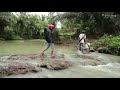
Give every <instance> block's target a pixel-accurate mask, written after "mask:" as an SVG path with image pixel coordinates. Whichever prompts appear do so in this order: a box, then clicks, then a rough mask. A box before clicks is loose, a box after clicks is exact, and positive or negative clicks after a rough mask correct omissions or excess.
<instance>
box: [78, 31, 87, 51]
mask: <svg viewBox="0 0 120 90" xmlns="http://www.w3.org/2000/svg"><path fill="white" fill-rule="evenodd" d="M78 40H79V41H78V43H80V45H79V49H80V51H81V52H82V53H84V48H85V47H84V44H85V42H86V35H85V34H84V31H82V33H81V34H80V35H79V37H78Z"/></svg>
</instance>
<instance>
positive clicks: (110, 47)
mask: <svg viewBox="0 0 120 90" xmlns="http://www.w3.org/2000/svg"><path fill="white" fill-rule="evenodd" d="M93 47H94V49H95V50H98V51H99V52H102V53H109V54H114V55H120V36H111V35H110V36H108V35H104V36H102V37H101V38H100V39H99V40H96V41H95V42H93Z"/></svg>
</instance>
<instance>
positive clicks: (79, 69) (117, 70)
mask: <svg viewBox="0 0 120 90" xmlns="http://www.w3.org/2000/svg"><path fill="white" fill-rule="evenodd" d="M0 46H1V47H0V55H15V54H30V53H38V54H39V53H41V51H42V50H43V49H44V48H45V47H46V42H45V41H44V40H25V41H23V40H21V41H4V42H1V41H0ZM55 52H56V53H62V54H64V55H65V59H66V60H67V61H71V62H73V63H74V66H73V67H70V68H68V69H64V70H59V71H54V70H48V69H44V68H43V69H42V72H38V73H27V74H20V75H12V76H7V77H5V78H119V77H120V63H119V62H120V59H119V58H120V56H113V55H108V54H101V53H100V54H98V53H93V54H89V55H90V56H92V57H95V58H99V59H101V60H103V61H107V62H108V64H106V65H98V66H91V65H86V66H83V65H81V64H80V62H81V61H83V60H85V58H80V57H79V56H78V55H77V49H76V48H74V47H71V46H60V45H55ZM45 54H50V49H49V50H48V51H47V52H46V53H45ZM96 56H98V57H96ZM31 63H34V62H31Z"/></svg>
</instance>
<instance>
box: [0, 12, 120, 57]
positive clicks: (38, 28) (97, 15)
mask: <svg viewBox="0 0 120 90" xmlns="http://www.w3.org/2000/svg"><path fill="white" fill-rule="evenodd" d="M54 13H55V12H50V13H49V14H48V16H44V15H41V16H37V15H30V14H29V13H28V12H16V15H15V14H13V13H12V12H0V40H18V39H43V37H44V36H43V35H44V34H43V29H44V28H45V27H47V26H48V25H49V24H50V23H53V22H57V21H60V22H61V23H62V28H61V29H57V28H56V30H55V40H56V42H57V43H59V42H61V41H62V42H64V41H66V40H68V39H70V40H76V39H78V36H79V34H80V32H81V31H85V33H86V35H87V38H91V39H99V38H100V39H99V40H98V41H95V42H94V43H93V46H94V48H95V49H98V48H99V47H102V48H104V49H103V51H101V52H105V53H110V54H116V55H119V54H120V39H119V38H120V36H119V34H120V13H119V12H64V13H61V12H57V13H56V15H54ZM110 35H112V36H110ZM70 40H68V41H70Z"/></svg>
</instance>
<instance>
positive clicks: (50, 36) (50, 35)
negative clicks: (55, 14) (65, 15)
mask: <svg viewBox="0 0 120 90" xmlns="http://www.w3.org/2000/svg"><path fill="white" fill-rule="evenodd" d="M54 29H55V24H54V23H53V24H51V25H49V26H48V28H45V29H44V31H45V39H46V41H47V43H48V45H47V47H46V49H44V50H43V52H42V55H43V54H44V52H45V51H46V50H48V48H50V47H51V57H54V53H53V52H54Z"/></svg>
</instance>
